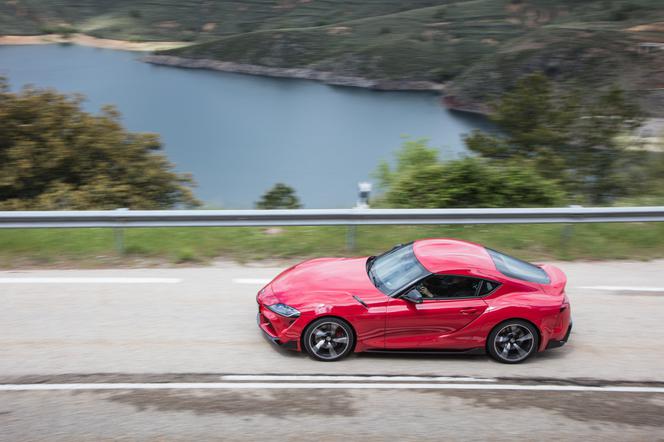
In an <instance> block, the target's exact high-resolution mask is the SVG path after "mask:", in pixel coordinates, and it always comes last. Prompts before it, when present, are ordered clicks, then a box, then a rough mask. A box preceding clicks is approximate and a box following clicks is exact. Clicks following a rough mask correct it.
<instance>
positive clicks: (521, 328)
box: [487, 319, 539, 364]
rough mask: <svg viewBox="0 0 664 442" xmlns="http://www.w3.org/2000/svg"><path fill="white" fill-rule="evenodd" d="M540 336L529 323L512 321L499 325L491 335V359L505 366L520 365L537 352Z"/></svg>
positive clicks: (489, 346)
mask: <svg viewBox="0 0 664 442" xmlns="http://www.w3.org/2000/svg"><path fill="white" fill-rule="evenodd" d="M538 345H539V336H538V334H537V330H536V329H535V327H534V326H533V325H532V324H530V323H529V322H526V321H522V320H520V319H512V320H509V321H505V322H502V323H500V324H498V325H497V326H496V327H495V328H494V329H493V330H492V331H491V333H490V334H489V339H488V341H487V348H488V351H489V354H490V355H491V357H493V358H494V359H495V360H497V361H498V362H502V363H504V364H518V363H519V362H523V361H525V360H526V359H528V358H529V357H530V356H532V354H533V353H535V352H536V351H537V347H538Z"/></svg>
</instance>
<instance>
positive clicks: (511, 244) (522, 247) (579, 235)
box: [0, 223, 664, 269]
mask: <svg viewBox="0 0 664 442" xmlns="http://www.w3.org/2000/svg"><path fill="white" fill-rule="evenodd" d="M348 234H349V232H348V229H347V228H346V227H287V228H282V229H277V231H275V229H264V228H153V229H126V230H124V235H123V236H124V239H123V250H119V249H118V248H117V247H118V242H117V237H116V232H114V231H113V229H35V230H17V229H0V268H3V269H11V268H26V267H30V266H34V267H77V268H93V267H108V266H141V267H144V266H151V265H155V266H157V265H164V264H166V265H205V264H209V263H211V262H214V261H216V260H237V261H240V262H250V261H260V260H272V261H273V260H278V261H286V262H288V261H297V260H300V259H304V258H309V257H320V256H350V255H358V256H359V255H372V254H376V253H380V252H383V251H385V250H387V249H389V248H390V247H392V246H393V245H394V244H395V243H403V242H407V241H411V240H414V239H418V238H427V237H453V238H459V239H466V240H470V241H476V242H479V243H482V244H484V245H486V246H489V247H492V248H495V249H497V250H501V251H505V252H508V253H511V254H514V255H515V256H519V257H521V258H525V259H529V260H535V261H537V260H573V259H582V260H607V259H634V260H647V259H653V258H664V223H633V224H577V225H574V226H572V225H560V224H556V225H495V226H490V225H484V226H482V225H475V226H359V227H357V228H356V230H355V247H354V248H352V249H350V248H349V247H348V245H347V237H348Z"/></svg>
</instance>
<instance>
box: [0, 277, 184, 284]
mask: <svg viewBox="0 0 664 442" xmlns="http://www.w3.org/2000/svg"><path fill="white" fill-rule="evenodd" d="M179 282H182V280H181V279H179V278H126V277H80V278H77V277H59V278H41V277H17V278H0V284H177V283H179Z"/></svg>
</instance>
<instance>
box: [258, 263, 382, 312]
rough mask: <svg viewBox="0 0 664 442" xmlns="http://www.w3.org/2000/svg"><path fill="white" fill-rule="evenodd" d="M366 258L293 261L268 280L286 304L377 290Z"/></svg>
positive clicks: (277, 295) (281, 300)
mask: <svg viewBox="0 0 664 442" xmlns="http://www.w3.org/2000/svg"><path fill="white" fill-rule="evenodd" d="M366 261H367V258H320V259H312V260H310V261H305V262H302V263H300V264H297V265H295V266H293V267H291V268H289V269H287V270H285V271H283V272H282V273H281V274H279V275H278V276H277V277H276V278H274V280H273V281H272V282H271V283H270V284H269V285H270V287H271V289H272V291H273V293H274V295H275V296H276V297H277V298H278V299H279V301H280V302H284V303H286V304H289V305H294V304H296V303H299V302H302V301H305V300H310V299H307V298H309V297H310V296H314V295H317V296H321V295H323V294H324V296H325V297H326V298H329V297H331V296H332V297H333V296H335V295H336V296H339V297H346V296H348V295H349V294H360V293H366V292H367V291H369V292H377V291H378V289H376V287H375V286H374V285H373V283H372V282H371V280H370V279H369V276H368V275H367V270H366ZM298 301H299V302H298Z"/></svg>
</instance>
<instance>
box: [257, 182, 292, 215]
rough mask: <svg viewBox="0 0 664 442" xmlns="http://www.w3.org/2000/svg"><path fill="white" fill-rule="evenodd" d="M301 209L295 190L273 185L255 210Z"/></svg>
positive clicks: (285, 186)
mask: <svg viewBox="0 0 664 442" xmlns="http://www.w3.org/2000/svg"><path fill="white" fill-rule="evenodd" d="M301 207H302V205H301V204H300V200H299V199H298V198H297V195H296V194H295V189H293V188H292V187H290V186H287V185H286V184H283V183H277V184H275V185H274V187H272V188H271V189H270V190H268V191H267V192H265V194H263V196H262V197H261V199H260V201H258V202H257V203H256V208H257V209H299V208H301Z"/></svg>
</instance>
